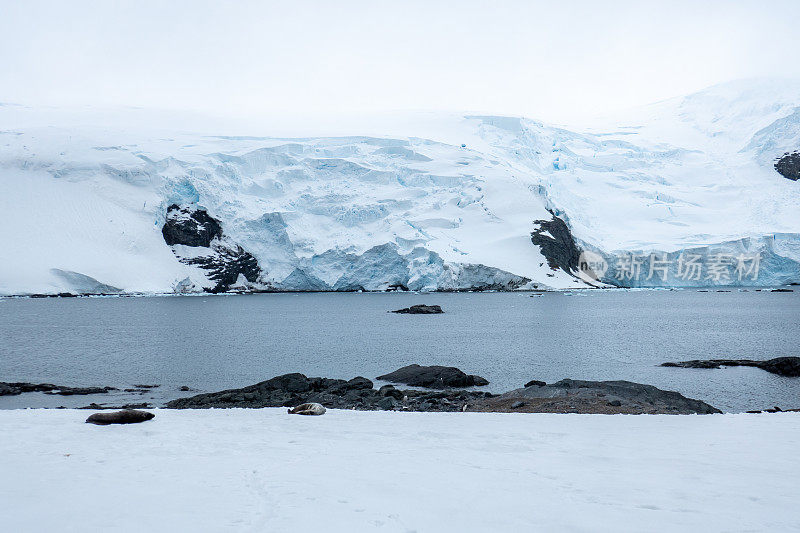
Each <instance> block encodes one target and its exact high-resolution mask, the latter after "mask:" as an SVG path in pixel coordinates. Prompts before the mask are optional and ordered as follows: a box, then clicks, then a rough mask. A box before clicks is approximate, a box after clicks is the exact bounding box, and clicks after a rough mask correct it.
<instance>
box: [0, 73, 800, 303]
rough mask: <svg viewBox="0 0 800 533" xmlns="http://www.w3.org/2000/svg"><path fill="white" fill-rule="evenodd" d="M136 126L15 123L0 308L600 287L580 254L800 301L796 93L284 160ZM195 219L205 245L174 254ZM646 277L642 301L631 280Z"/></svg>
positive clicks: (770, 86) (3, 210) (234, 139)
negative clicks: (695, 262) (59, 302)
mask: <svg viewBox="0 0 800 533" xmlns="http://www.w3.org/2000/svg"><path fill="white" fill-rule="evenodd" d="M135 118H136V114H135V112H134V111H129V112H126V113H124V114H123V117H122V118H120V119H116V118H114V119H112V118H110V116H103V115H100V116H93V117H91V120H90V119H89V118H86V117H84V116H83V115H82V114H81V113H78V114H77V115H76V114H68V113H63V112H61V111H59V110H52V109H50V110H44V109H42V110H40V109H30V108H25V107H22V106H2V107H0V119H1V120H0V123H2V124H3V128H2V131H0V187H2V191H3V194H2V195H0V222H2V227H3V228H4V230H5V231H4V235H5V243H4V244H3V245H2V247H0V259H1V261H0V294H30V293H58V292H92V291H99V292H102V290H101V289H102V288H103V287H109V288H110V289H109V290H111V289H113V290H114V291H121V292H144V293H159V292H195V291H211V292H218V291H226V290H312V291H321V290H337V291H339V290H342V291H344V290H347V291H352V290H368V291H373V290H420V291H432V290H515V289H521V288H534V287H537V288H576V287H588V286H591V285H593V284H596V283H594V281H593V280H591V279H588V280H587V279H581V277H580V275H579V274H580V273H579V272H577V270H576V264H577V259H576V258H577V256H578V255H579V253H580V252H581V251H582V250H587V251H592V252H595V253H598V254H599V255H600V256H601V257H603V258H604V259H605V260H606V261H607V262H608V263H609V265H611V264H614V265H615V267H614V268H609V270H608V272H606V273H604V277H602V278H601V281H602V282H604V283H608V284H614V285H621V286H705V285H718V284H730V285H772V284H783V283H790V282H797V281H800V268H799V267H798V263H799V262H800V251H799V250H800V182H797V181H793V180H791V179H786V178H785V177H784V176H783V175H782V174H781V173H780V172H778V168H788V169H789V170H788V171H787V172H790V171H791V169H793V168H794V167H792V166H791V165H790V164H789V163H782V164H781V165H778V161H780V158H781V157H784V154H791V153H793V152H794V151H795V150H797V149H799V148H800V90H799V89H798V86H796V85H790V84H782V83H778V82H770V83H767V82H759V83H754V84H740V83H738V84H728V85H725V86H719V87H715V88H711V89H709V90H707V91H704V92H701V93H698V94H695V95H691V96H689V97H685V98H680V99H675V100H671V101H667V102H663V103H660V104H657V105H654V106H650V107H647V108H644V109H639V110H637V111H635V112H632V113H630V114H628V115H622V116H619V117H615V118H612V119H609V120H606V121H601V122H597V123H596V124H588V125H583V126H582V127H580V128H577V127H574V128H571V129H567V128H562V127H555V126H551V125H546V124H542V123H540V122H536V121H533V120H528V119H521V118H514V117H492V116H453V115H442V116H437V117H434V120H426V121H423V122H421V123H420V124H419V125H418V126H415V125H414V124H413V121H412V120H409V121H405V122H404V123H403V125H402V126H397V125H393V124H389V123H387V124H383V125H381V124H378V125H376V126H375V127H374V128H373V129H372V130H371V131H369V132H365V135H361V136H352V135H348V136H316V137H303V138H277V137H269V136H266V137H265V136H252V135H249V136H241V135H240V136H230V135H219V134H215V133H214V132H213V131H212V132H211V133H210V134H209V132H208V131H205V130H203V129H202V128H195V129H191V130H185V129H181V128H177V127H171V128H160V127H155V126H153V125H150V124H145V125H138V126H131V127H126V126H123V125H124V124H126V123H128V122H129V123H135V122H137V121H136V120H134V119H135ZM126 121H128V122H126ZM139 122H141V121H139ZM432 122H433V123H434V125H435V127H431V123H432ZM267 129H268V128H267ZM366 133H369V134H368V135H367V134H366ZM790 163H791V161H790ZM201 213H202V214H201ZM193 214H196V216H197V217H200V218H202V217H208V219H203V220H213V221H214V222H213V223H211V226H209V228H210V229H209V228H205V229H202V228H201V229H200V230H198V231H200V233H198V234H197V235H195V237H198V239H195V238H192V236H191V235H189V236H188V237H187V236H186V235H184V237H175V236H176V235H180V234H181V231H183V229H181V228H183V226H181V225H180V224H184V223H186V224H188V226H186V227H187V228H188V227H190V226H191V227H192V228H194V229H193V230H191V231H194V230H196V229H197V226H198V224H197V223H196V222H197V221H195V222H192V220H193V219H192V217H193V216H195V215H193ZM187 221H188V222H187ZM555 221H558V222H555ZM192 224H194V226H192ZM214 224H216V225H218V228H216V226H214ZM199 225H200V226H202V224H199ZM165 228H167V229H169V228H171V230H175V231H178V233H175V234H173V233H170V232H169V231H165ZM184 229H186V228H184ZM171 230H170V231H171ZM186 231H189V230H186ZM203 232H205V233H203ZM184 233H186V232H184ZM201 233H202V236H203V238H199V237H200V236H201V235H200V234H201ZM553 233H557V235H553ZM206 237H208V238H206ZM551 239H552V242H551ZM743 254H744V255H748V254H749V255H753V254H759V261H760V262H759V270H758V276H757V277H756V278H755V279H751V278H750V277H748V276H746V275H744V273H746V272H745V271H743V270H742V268H745V267H743V266H741V265H739V263H738V262H739V261H740V260H743V259H742V255H743ZM682 255H683V259H681V256H682ZM690 255H691V256H696V255H701V256H702V257H703V258H704V259H703V260H704V261H705V263H707V264H708V263H709V262H710V261H712V258H713V257H714V256H725V257H726V258H727V259H726V261H727V263H726V265H727V266H728V270H729V272H728V274H727V277H725V276H722V277H719V279H717V277H716V274H714V275H711V276H710V277H709V274H708V272H706V273H703V274H701V275H700V276H701V277H700V279H695V278H694V277H691V278H687V277H686V272H685V271H683V270H681V268H683V266H685V265H684V264H683V263H680V268H679V266H678V265H679V260H685V259H687V258H688V257H689V256H690ZM629 257H631V258H634V259H631V262H632V263H633V262H637V261H638V262H639V264H638V268H639V269H643V270H644V271H645V272H644V274H643V275H641V276H640V277H639V278H637V279H634V277H633V275H632V274H631V275H622V276H619V275H618V274H619V271H620V270H619V268H618V266H619V263H620V262H622V263H623V264H626V261H627V260H628V258H629ZM653 258H654V259H653ZM652 260H660V261H661V262H659V263H656V266H658V269H653V271H652V272H651V267H652V266H653V262H652ZM665 262H669V266H668V267H666V269H665V267H664V263H665ZM737 267H740V268H739V269H738V270H737ZM670 269H672V270H670ZM715 272H716V271H715ZM659 274H664V275H663V276H660V275H659ZM751 274H752V272H751ZM692 275H693V276H695V275H696V274H695V273H694V271H693V272H692ZM112 292H113V291H112Z"/></svg>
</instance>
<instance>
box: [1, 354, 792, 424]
mask: <svg viewBox="0 0 800 533" xmlns="http://www.w3.org/2000/svg"><path fill="white" fill-rule="evenodd" d="M798 363H800V358H796V357H795V358H792V357H789V358H777V359H773V360H769V361H752V360H728V359H715V360H708V361H684V362H681V363H665V364H663V365H662V366H673V367H685V368H720V367H721V366H734V365H740V366H755V367H759V368H763V369H765V370H769V371H771V372H774V373H776V374H780V375H783V376H796V375H797V364H798ZM376 380H379V381H382V382H389V384H385V385H380V384H378V386H376V384H375V383H374V382H373V381H372V380H370V379H368V378H366V377H363V376H358V377H355V378H353V379H350V380H344V379H332V378H325V377H307V376H305V375H304V374H300V373H291V374H284V375H281V376H276V377H274V378H271V379H269V380H266V381H262V382H260V383H256V384H254V385H250V386H247V387H242V388H236V389H227V390H222V391H219V392H209V393H201V394H194V395H191V396H183V397H178V398H175V396H179V393H187V392H193V389H190V388H189V387H187V386H181V387H178V388H176V389H175V391H176V393H175V394H169V395H168V396H167V397H166V398H164V397H163V395H162V396H161V397H162V398H163V399H162V400H160V401H158V400H156V398H154V397H150V398H149V400H151V401H152V400H156V401H155V404H153V403H149V402H148V401H142V400H145V398H143V397H142V396H141V395H144V394H146V393H148V392H151V391H152V390H153V389H155V388H157V387H159V385H144V384H141V385H133V386H132V387H120V388H117V387H108V386H106V387H68V386H61V385H53V384H49V383H39V384H36V383H24V382H14V383H10V382H9V383H6V382H0V397H2V396H15V395H19V394H23V393H29V392H39V393H44V394H46V395H60V396H92V395H103V396H104V397H107V398H109V400H111V401H109V402H108V403H105V402H101V401H99V399H95V398H87V399H88V400H92V401H91V403H89V404H88V405H85V406H80V404H78V405H76V406H74V407H76V408H80V409H95V410H101V409H103V410H105V409H148V408H153V407H158V406H159V405H164V407H166V408H167V409H208V408H223V409H224V408H262V407H289V408H294V407H297V406H298V405H301V404H306V403H313V404H320V405H321V406H324V407H325V408H329V409H355V410H365V411H375V410H389V411H417V412H464V411H469V412H518V413H580V414H713V413H720V412H721V411H720V410H719V409H717V408H716V407H714V406H712V405H709V404H708V403H706V402H704V401H701V400H697V399H693V398H687V397H685V396H683V395H682V394H680V393H678V392H673V391H667V390H662V389H659V388H657V387H654V386H652V385H646V384H642V383H635V382H631V381H621V380H620V381H585V380H573V379H562V380H560V381H557V382H554V383H549V384H548V383H545V382H544V381H540V380H535V379H534V380H530V381H528V382H527V383H525V384H524V385H523V386H521V387H520V388H517V389H514V390H510V391H507V392H503V393H500V394H494V393H491V392H485V391H482V390H479V389H478V387H482V386H485V385H488V384H489V381H488V380H486V379H485V378H483V377H481V376H476V375H471V374H467V373H466V372H463V371H461V370H460V369H458V368H455V367H446V366H438V365H434V366H420V365H407V366H405V367H402V368H400V369H397V370H395V371H393V372H390V373H388V374H383V375H381V376H378V377H377V378H376ZM402 385H405V386H406V387H410V388H401V386H402ZM163 392H166V390H165V391H163ZM131 393H133V394H134V396H133V397H131ZM137 398H141V400H138V399H137ZM170 398H172V399H170ZM114 400H116V401H114ZM120 400H122V401H120ZM161 402H166V404H162V403H161ZM786 407H787V408H785V409H781V408H780V407H777V406H776V407H773V408H770V409H765V410H763V411H759V410H750V411H747V412H781V411H795V410H797V407H798V406H796V405H789V406H786ZM59 408H63V406H61V407H59Z"/></svg>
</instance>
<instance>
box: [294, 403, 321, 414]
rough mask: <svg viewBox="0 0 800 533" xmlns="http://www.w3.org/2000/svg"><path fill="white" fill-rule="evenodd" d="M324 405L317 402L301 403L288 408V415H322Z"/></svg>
mask: <svg viewBox="0 0 800 533" xmlns="http://www.w3.org/2000/svg"><path fill="white" fill-rule="evenodd" d="M325 411H326V409H325V407H323V406H322V405H320V404H318V403H302V404H300V405H298V406H297V407H294V408H292V409H289V410H288V413H289V414H290V415H312V416H314V415H324V414H325Z"/></svg>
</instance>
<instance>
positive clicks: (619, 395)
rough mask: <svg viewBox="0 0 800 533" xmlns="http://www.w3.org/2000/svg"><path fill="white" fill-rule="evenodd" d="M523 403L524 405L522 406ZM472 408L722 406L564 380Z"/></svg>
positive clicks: (688, 409) (650, 390)
mask: <svg viewBox="0 0 800 533" xmlns="http://www.w3.org/2000/svg"><path fill="white" fill-rule="evenodd" d="M520 404H521V405H520ZM470 410H475V411H512V410H513V411H515V412H529V413H540V412H544V413H600V414H613V413H629V414H645V413H647V414H712V413H720V412H721V411H720V410H719V409H716V408H715V407H712V406H710V405H708V404H707V403H705V402H702V401H700V400H693V399H691V398H687V397H685V396H683V395H682V394H680V393H677V392H673V391H665V390H661V389H659V388H656V387H654V386H652V385H644V384H641V383H634V382H632V381H582V380H575V379H562V380H561V381H558V382H556V383H553V384H549V385H548V384H545V385H540V386H529V387H523V388H521V389H516V390H513V391H510V392H506V393H505V394H501V395H500V396H496V397H493V398H488V399H485V400H483V401H481V402H478V403H477V404H476V405H474V407H473V408H471V409H470Z"/></svg>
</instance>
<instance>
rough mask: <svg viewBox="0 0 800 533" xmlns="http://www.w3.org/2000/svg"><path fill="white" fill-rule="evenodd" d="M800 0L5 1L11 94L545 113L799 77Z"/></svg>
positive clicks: (193, 104)
mask: <svg viewBox="0 0 800 533" xmlns="http://www.w3.org/2000/svg"><path fill="white" fill-rule="evenodd" d="M798 28H800V3H798V2H797V1H793V0H785V1H782V0H773V1H767V0H760V1H736V0H726V1H710V0H706V1H696V0H694V1H683V0H668V1H663V2H662V1H646V0H636V1H613V0H608V1H599V0H592V1H579V0H575V1H567V0H561V1H548V2H540V1H507V2H503V1H498V0H495V1H492V2H475V1H468V0H461V1H458V2H437V1H432V0H425V1H402V2H401V1H393V2H379V1H374V0H373V1H334V2H331V1H298V0H286V1H284V2H270V1H226V2H222V1H219V2H208V1H200V0H191V1H178V0H170V1H163V0H161V1H150V0H135V1H101V0H98V1H94V2H86V1H76V0H71V1H69V2H65V1H61V0H57V1H32V0H25V1H20V0H0V101H5V102H17V103H27V104H57V105H73V104H80V105H82V104H97V105H118V104H121V105H137V106H144V107H158V108H172V109H188V110H199V111H203V112H213V113H215V114H229V115H239V116H241V115H248V114H252V113H255V114H259V113H294V112H304V113H317V112H326V111H335V112H346V113H350V112H359V113H370V112H376V111H385V110H405V109H421V110H457V111H469V112H491V113H497V114H515V115H526V116H529V117H534V118H542V119H546V120H556V121H558V120H559V119H564V120H567V119H570V118H574V117H577V116H581V115H585V114H589V113H602V112H606V111H612V110H614V109H619V108H624V107H630V106H633V105H638V104H644V103H649V102H652V101H656V100H660V99H664V98H668V97H671V96H676V95H680V94H686V93H689V92H692V91H695V90H699V89H701V88H704V87H706V86H709V85H713V84H715V83H719V82H723V81H727V80H731V79H737V78H744V77H754V76H781V77H795V78H797V77H800V62H798V61H797V58H796V56H797V53H798V52H800V31H798Z"/></svg>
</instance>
